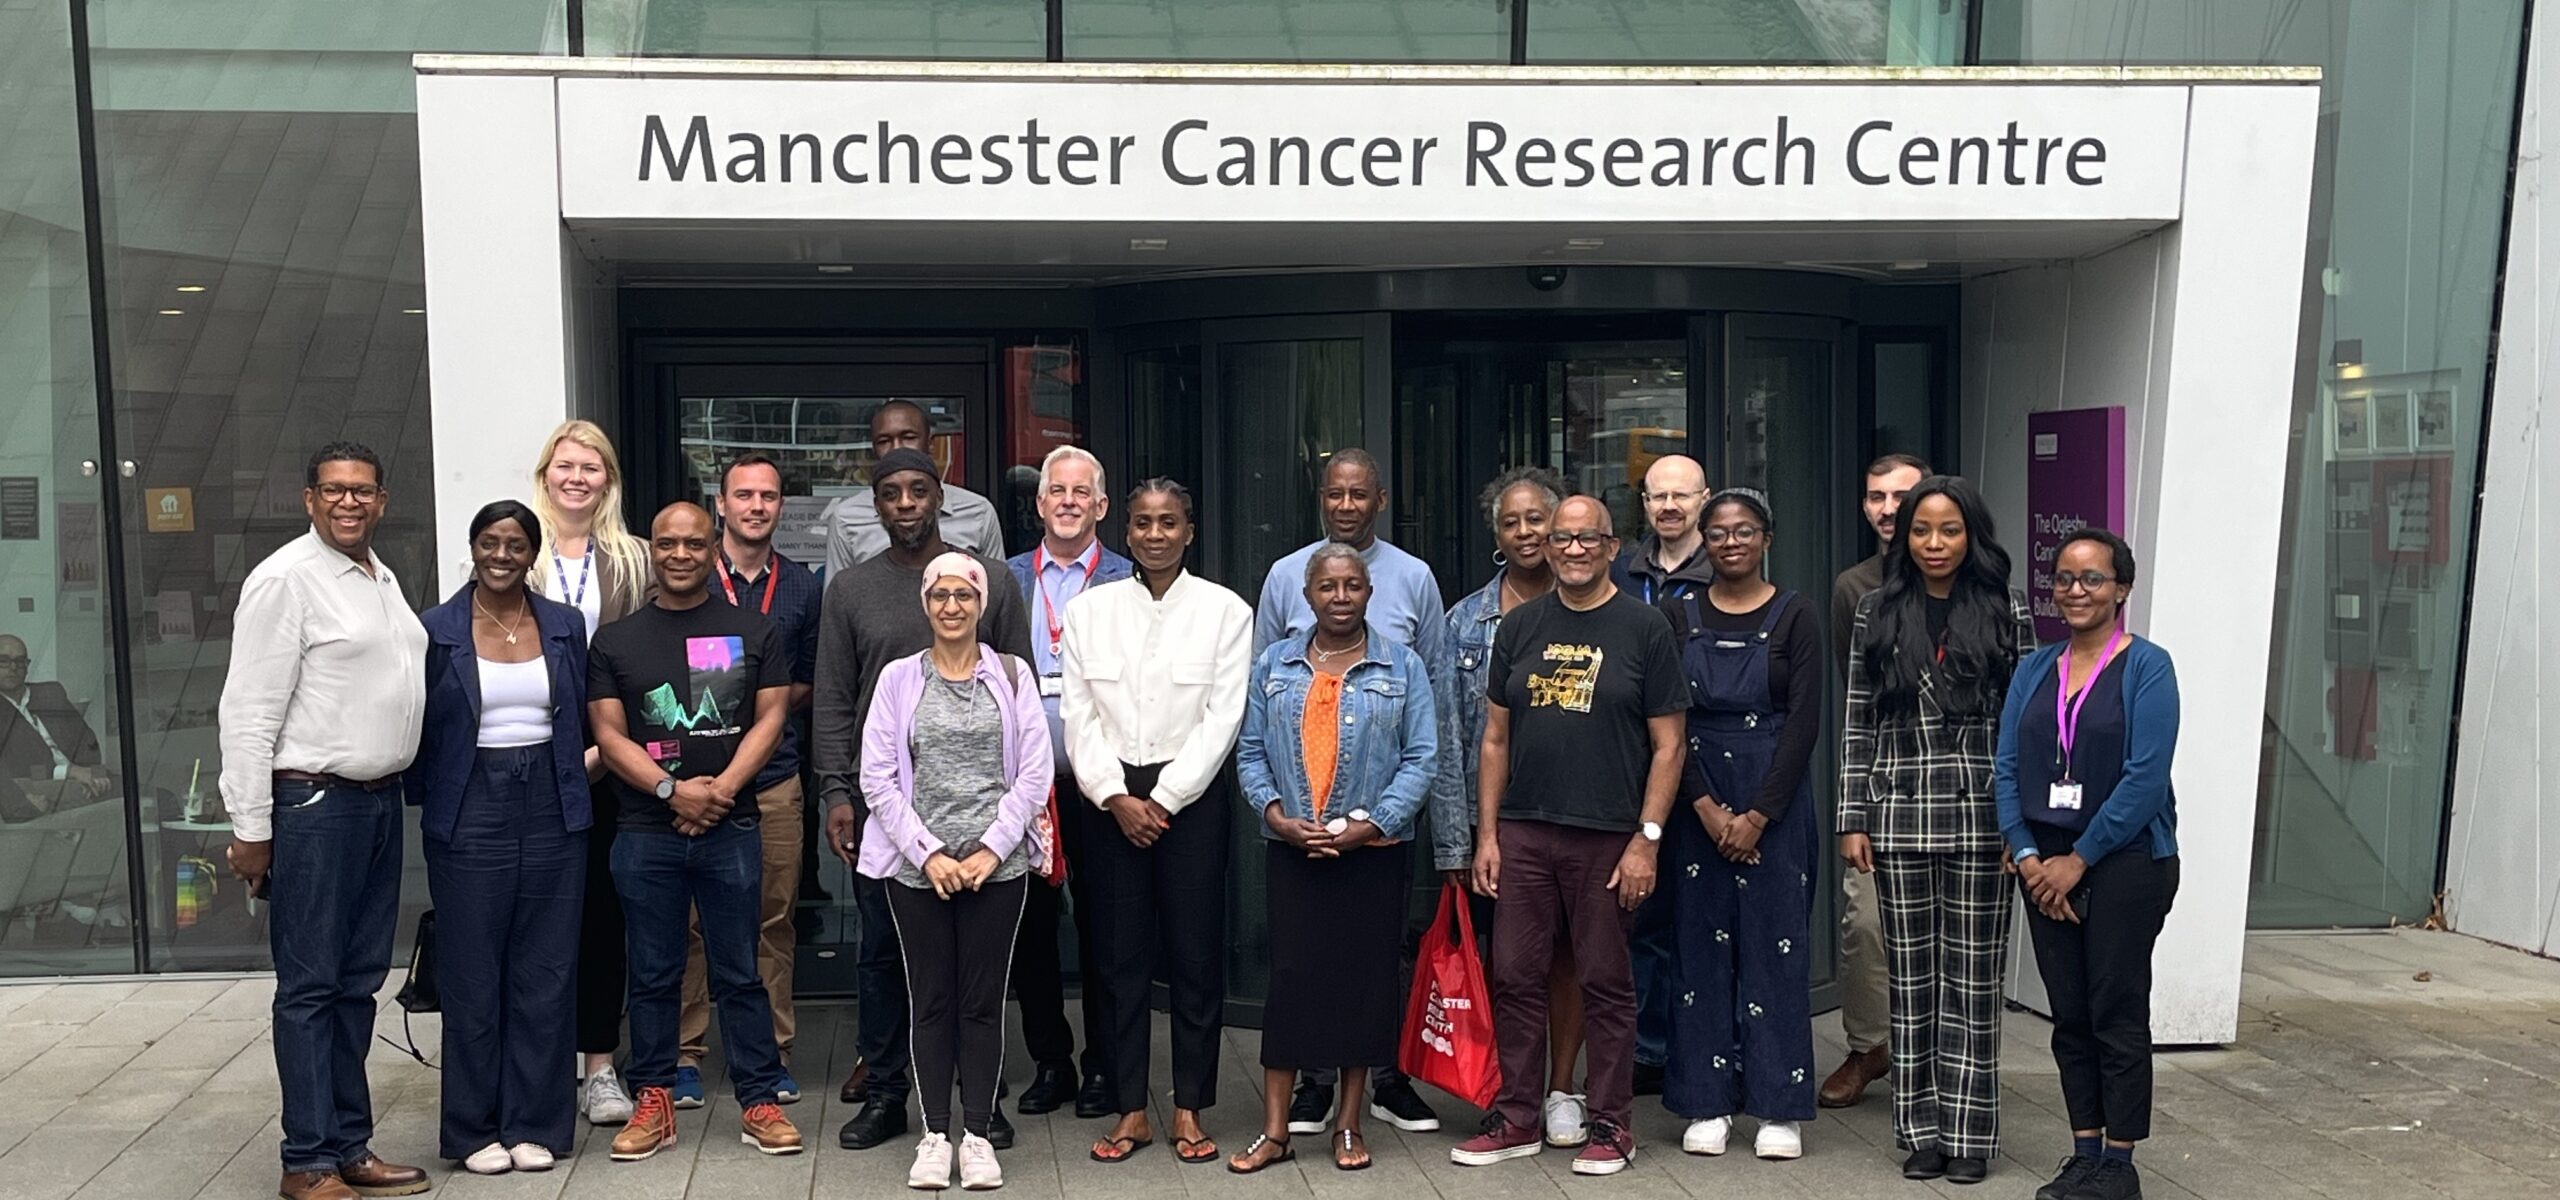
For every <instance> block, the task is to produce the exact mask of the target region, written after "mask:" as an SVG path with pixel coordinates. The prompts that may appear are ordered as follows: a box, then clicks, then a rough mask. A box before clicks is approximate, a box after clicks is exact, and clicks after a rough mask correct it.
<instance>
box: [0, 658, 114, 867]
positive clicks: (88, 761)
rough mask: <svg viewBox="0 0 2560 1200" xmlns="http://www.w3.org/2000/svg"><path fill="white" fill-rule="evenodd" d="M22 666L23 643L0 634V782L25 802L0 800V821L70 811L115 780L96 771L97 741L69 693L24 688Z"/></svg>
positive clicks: (52, 686) (57, 687)
mask: <svg viewBox="0 0 2560 1200" xmlns="http://www.w3.org/2000/svg"><path fill="white" fill-rule="evenodd" d="M27 661H28V655H27V644H26V642H25V641H23V640H21V639H19V638H17V637H15V636H12V635H9V634H5V633H0V700H5V701H7V703H5V704H0V776H6V777H7V778H9V779H11V780H15V781H20V783H21V787H20V788H19V789H18V790H19V791H21V792H23V793H24V794H25V797H26V798H25V799H24V800H20V799H18V797H17V796H15V795H9V796H7V797H6V798H5V799H0V819H6V820H9V821H29V820H33V819H35V818H36V817H39V816H42V815H44V814H45V813H47V812H51V811H53V810H55V809H58V808H76V807H78V806H80V805H83V804H86V803H88V802H90V801H92V800H95V799H98V798H99V797H102V796H104V795H106V794H107V793H108V792H110V791H112V790H114V788H115V777H114V776H112V775H109V774H108V773H107V772H106V769H105V768H104V767H102V766H100V765H99V762H98V738H97V735H96V734H94V733H91V732H90V731H89V724H88V722H87V721H84V720H82V719H81V717H80V709H79V706H78V705H76V704H73V703H72V701H71V695H70V693H68V692H66V691H64V690H63V688H62V685H61V684H59V683H29V682H27ZM37 781H44V782H37ZM45 783H58V784H59V785H60V786H45ZM22 808H23V809H24V810H25V811H23V812H22V811H20V809H22Z"/></svg>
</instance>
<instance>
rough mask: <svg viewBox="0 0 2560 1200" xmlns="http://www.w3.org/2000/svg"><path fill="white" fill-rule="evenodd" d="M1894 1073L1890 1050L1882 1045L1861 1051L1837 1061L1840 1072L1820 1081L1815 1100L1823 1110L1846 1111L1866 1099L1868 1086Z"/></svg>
mask: <svg viewBox="0 0 2560 1200" xmlns="http://www.w3.org/2000/svg"><path fill="white" fill-rule="evenodd" d="M1892 1070H1893V1051H1892V1050H1891V1049H1890V1048H1888V1047H1884V1046H1878V1047H1876V1048H1875V1049H1873V1050H1862V1051H1859V1052H1857V1053H1855V1054H1852V1055H1850V1056H1849V1057H1847V1058H1844V1059H1842V1060H1840V1069H1839V1070H1836V1071H1833V1072H1832V1073H1831V1078H1829V1079H1825V1080H1823V1081H1822V1090H1821V1092H1820V1093H1819V1094H1818V1095H1817V1096H1816V1097H1815V1099H1816V1101H1817V1102H1818V1103H1820V1104H1821V1105H1822V1107H1824V1108H1848V1107H1850V1106H1851V1105H1854V1104H1856V1103H1857V1102H1858V1101H1860V1100H1863V1099H1865V1098H1866V1095H1867V1087H1868V1086H1869V1085H1870V1084H1873V1083H1874V1082H1875V1081H1877V1080H1879V1079H1882V1078H1884V1077H1885V1076H1886V1075H1887V1074H1889V1073H1891V1072H1892Z"/></svg>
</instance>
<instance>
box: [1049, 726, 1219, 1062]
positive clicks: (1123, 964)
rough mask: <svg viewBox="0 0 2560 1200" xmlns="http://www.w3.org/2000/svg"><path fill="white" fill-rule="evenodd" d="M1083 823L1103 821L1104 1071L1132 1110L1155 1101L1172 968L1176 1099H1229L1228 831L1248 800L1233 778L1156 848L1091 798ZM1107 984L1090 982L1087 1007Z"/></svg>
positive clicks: (1095, 846) (1144, 787) (1099, 954)
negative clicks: (1150, 1089) (1223, 1093)
mask: <svg viewBox="0 0 2560 1200" xmlns="http://www.w3.org/2000/svg"><path fill="white" fill-rule="evenodd" d="M1162 769H1163V768H1162V766H1161V765H1158V766H1153V767H1127V768H1126V770H1127V772H1128V781H1129V792H1130V794H1131V795H1137V796H1143V795H1146V794H1147V793H1148V792H1150V791H1152V790H1154V788H1155V781H1156V775H1157V773H1158V772H1159V771H1161V770H1162ZM1079 807H1080V808H1081V809H1082V811H1080V812H1078V813H1077V814H1076V819H1078V820H1083V821H1089V822H1093V823H1094V824H1093V825H1092V826H1091V827H1090V829H1091V832H1090V834H1089V835H1088V837H1087V838H1086V841H1087V842H1088V843H1089V844H1090V847H1091V851H1090V853H1088V854H1087V855H1086V857H1085V866H1086V868H1087V869H1089V870H1090V871H1091V872H1092V876H1093V879H1092V883H1091V884H1090V885H1089V888H1090V894H1091V895H1092V897H1093V904H1094V912H1093V935H1094V941H1095V942H1096V943H1097V945H1096V946H1095V948H1094V959H1095V962H1094V966H1095V969H1096V970H1097V971H1098V972H1099V973H1100V977H1101V980H1102V987H1101V988H1100V989H1099V990H1100V991H1101V993H1102V1002H1103V1004H1104V1006H1105V1014H1106V1015H1105V1019H1104V1024H1103V1033H1102V1036H1103V1045H1104V1046H1105V1048H1106V1050H1107V1052H1108V1053H1109V1054H1110V1056H1111V1058H1110V1062H1111V1066H1110V1069H1109V1070H1108V1071H1105V1072H1104V1074H1106V1075H1108V1076H1110V1077H1111V1085H1112V1088H1113V1090H1114V1091H1115V1092H1117V1093H1118V1095H1119V1098H1120V1099H1119V1108H1120V1111H1121V1112H1124V1113H1132V1112H1140V1111H1143V1110H1144V1109H1145V1108H1146V1107H1147V1060H1148V1050H1149V1048H1150V1047H1149V1045H1148V1043H1149V1041H1150V1040H1151V1039H1150V1038H1149V1037H1148V1029H1147V1013H1148V1008H1149V1005H1148V1000H1149V993H1150V990H1151V989H1152V987H1153V986H1154V981H1155V979H1156V977H1157V976H1158V975H1159V974H1161V975H1162V976H1163V978H1164V981H1165V988H1166V990H1167V991H1168V992H1169V993H1170V994H1171V998H1172V1001H1173V1005H1172V1007H1173V1045H1172V1051H1173V1104H1174V1107H1176V1108H1188V1109H1194V1110H1198V1109H1205V1108H1207V1107H1209V1106H1210V1105H1213V1104H1216V1103H1217V1102H1218V1038H1219V1036H1220V1034H1219V1024H1220V1018H1221V1016H1222V1015H1223V1014H1224V1012H1225V1008H1226V990H1227V830H1228V824H1229V822H1230V821H1231V820H1232V819H1233V815H1234V809H1235V808H1236V798H1235V794H1234V792H1233V790H1232V789H1231V788H1230V787H1229V786H1228V783H1227V780H1226V778H1225V777H1224V776H1221V777H1220V778H1219V779H1218V781H1217V782H1214V783H1212V784H1210V785H1209V790H1208V791H1207V792H1206V793H1203V794H1202V795H1201V797H1200V798H1199V799H1197V800H1194V801H1192V802H1191V803H1190V804H1189V805H1186V806H1185V807H1184V808H1183V810H1182V811H1181V812H1178V813H1175V814H1174V817H1173V825H1172V827H1171V828H1169V829H1167V830H1165V832H1164V836H1162V837H1159V838H1157V839H1156V844H1155V845H1153V846H1150V847H1148V848H1146V849H1144V850H1141V849H1139V848H1138V847H1136V846H1134V845H1131V844H1130V842H1129V839H1128V838H1127V837H1125V836H1123V835H1122V834H1121V832H1120V824H1119V822H1117V821H1115V820H1113V819H1112V818H1111V815H1110V814H1109V813H1106V812H1103V811H1102V810H1100V809H1097V808H1094V807H1093V806H1091V805H1081V806H1079ZM1095 990H1096V989H1094V988H1090V987H1088V988H1087V989H1085V1003H1086V1004H1087V1005H1091V1004H1092V1003H1093V1002H1094V992H1095Z"/></svg>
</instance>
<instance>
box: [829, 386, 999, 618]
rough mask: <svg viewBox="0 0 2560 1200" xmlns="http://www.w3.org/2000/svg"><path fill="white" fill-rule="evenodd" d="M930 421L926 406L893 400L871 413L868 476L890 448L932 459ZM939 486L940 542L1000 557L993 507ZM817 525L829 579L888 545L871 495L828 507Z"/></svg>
mask: <svg viewBox="0 0 2560 1200" xmlns="http://www.w3.org/2000/svg"><path fill="white" fill-rule="evenodd" d="M932 445H933V419H932V418H931V417H929V416H927V415H926V414H925V411H924V407H923V406H922V405H919V404H917V403H916V402H915V401H913V400H891V401H888V402H887V403H884V404H882V405H881V406H880V407H878V408H876V409H873V410H872V412H871V453H872V454H873V455H874V456H875V457H874V462H873V465H872V468H871V478H872V480H873V481H874V482H875V483H876V482H877V481H878V480H879V478H880V467H879V464H878V461H877V460H878V456H883V455H886V454H888V453H889V452H890V451H892V450H914V451H917V452H918V453H922V454H924V455H925V456H926V457H927V459H930V458H931V457H932V453H931V449H930V447H931V446H932ZM939 486H941V488H942V502H941V507H940V508H939V509H938V510H936V511H937V517H938V520H937V524H938V526H939V528H940V530H941V536H942V539H943V540H944V541H945V542H948V543H949V544H950V547H951V549H954V550H962V551H966V552H968V553H970V554H976V555H980V556H984V557H993V558H999V559H1000V558H1003V557H1004V525H1003V523H1002V522H1001V521H999V520H998V519H997V516H996V506H995V504H994V503H993V502H991V501H989V500H988V499H987V498H986V497H984V496H981V495H979V494H977V493H976V492H973V491H970V490H969V489H967V488H964V487H956V486H952V485H949V484H943V485H939ZM818 520H819V524H820V525H821V526H823V527H824V528H825V530H826V532H827V578H829V579H833V578H835V577H836V576H838V575H841V574H844V571H845V568H847V567H850V566H852V565H853V564H855V563H858V562H862V561H864V560H866V559H873V558H878V557H879V556H880V555H881V553H882V552H883V551H886V550H887V549H888V548H889V545H890V540H891V539H890V536H889V530H888V528H887V522H885V521H884V520H883V519H882V518H881V516H880V514H879V511H878V509H877V508H875V507H874V505H873V503H872V499H871V497H868V496H846V497H843V498H841V499H839V500H837V501H836V502H835V503H834V504H832V505H829V506H828V507H827V511H826V515H824V516H822V517H820V518H819V519H818Z"/></svg>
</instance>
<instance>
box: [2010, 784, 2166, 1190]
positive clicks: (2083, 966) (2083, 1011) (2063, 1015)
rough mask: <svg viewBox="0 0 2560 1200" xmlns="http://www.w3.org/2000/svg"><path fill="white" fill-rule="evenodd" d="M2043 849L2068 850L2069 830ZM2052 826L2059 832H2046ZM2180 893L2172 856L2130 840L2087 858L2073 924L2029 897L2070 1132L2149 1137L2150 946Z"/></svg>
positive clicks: (2041, 835) (2041, 836) (2031, 932)
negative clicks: (2155, 853)
mask: <svg viewBox="0 0 2560 1200" xmlns="http://www.w3.org/2000/svg"><path fill="white" fill-rule="evenodd" d="M2047 832H2048V831H2046V830H2043V829H2038V831H2037V834H2038V836H2037V839H2036V840H2037V841H2038V842H2039V843H2043V842H2046V841H2048V840H2053V841H2057V842H2059V843H2060V844H2059V845H2057V846H2053V847H2050V848H2049V849H2048V851H2047V853H2048V855H2049V856H2050V855H2058V854H2063V853H2068V852H2069V850H2070V844H2069V840H2068V838H2067V837H2062V838H2053V839H2048V837H2047V836H2046V835H2047ZM2052 832H2059V831H2052ZM2177 894H2178V860H2177V859H2176V858H2174V857H2172V858H2160V859H2155V858H2153V857H2151V852H2150V850H2149V848H2148V847H2145V846H2141V845H2135V846H2128V847H2126V848H2124V849H2122V850H2118V851H2116V852H2115V853H2113V854H2110V855H2108V856H2106V857H2105V858H2103V859H2100V860H2098V861H2097V862H2095V863H2092V864H2090V866H2089V869H2088V871H2087V873H2085V874H2083V875H2082V876H2081V878H2080V887H2079V890H2077V891H2075V892H2073V893H2072V894H2071V903H2072V907H2073V908H2075V909H2077V910H2078V911H2079V913H2080V921H2079V923H2078V924H2072V923H2070V922H2067V921H2056V920H2054V919H2052V918H2050V917H2047V916H2045V915H2044V914H2043V913H2041V912H2038V911H2036V906H2035V903H2034V901H2032V900H2030V901H2028V903H2027V933H2028V936H2029V937H2030V938H2032V939H2033V940H2034V942H2035V948H2036V971H2037V973H2038V974H2040V975H2042V976H2043V977H2044V990H2045V994H2046V995H2047V997H2049V998H2050V1000H2051V1001H2052V1004H2053V1064H2054V1066H2055V1067H2057V1068H2059V1069H2060V1071H2061V1073H2062V1103H2063V1107H2064V1108H2065V1109H2066V1110H2068V1111H2069V1112H2070V1114H2071V1127H2072V1128H2073V1129H2098V1130H2103V1131H2105V1133H2106V1136H2108V1137H2110V1138H2113V1139H2115V1140H2116V1141H2120V1142H2138V1141H2141V1140H2142V1139H2144V1138H2147V1137H2149V1136H2151V948H2152V945H2153V944H2154V943H2156V942H2157V941H2159V939H2160V926H2161V923H2162V922H2163V921H2164V920H2166V919H2167V918H2168V915H2169V904H2170V902H2171V901H2172V900H2174V899H2175V898H2176V897H2177Z"/></svg>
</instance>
